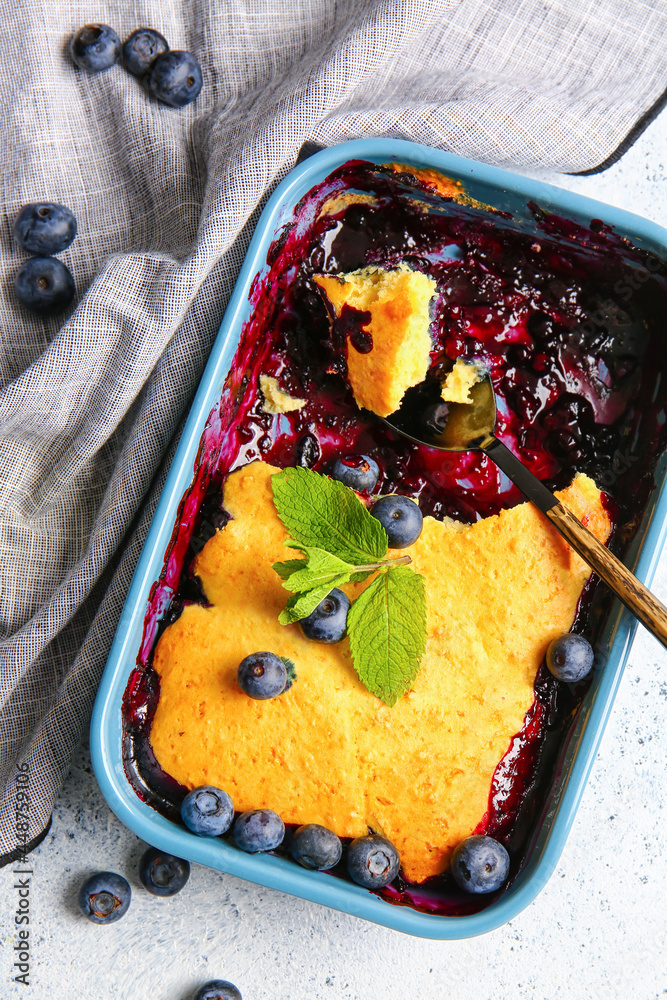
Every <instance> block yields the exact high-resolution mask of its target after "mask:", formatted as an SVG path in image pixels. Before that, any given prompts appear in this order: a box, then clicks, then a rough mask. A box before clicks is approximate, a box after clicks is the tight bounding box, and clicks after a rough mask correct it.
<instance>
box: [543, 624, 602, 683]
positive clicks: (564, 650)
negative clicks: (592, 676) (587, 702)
mask: <svg viewBox="0 0 667 1000" xmlns="http://www.w3.org/2000/svg"><path fill="white" fill-rule="evenodd" d="M594 659H595V653H594V652H593V647H592V646H591V644H590V642H589V641H588V639H584V637H583V635H575V634H574V632H568V633H567V634H566V635H561V636H560V638H559V639H554V640H553V641H552V642H550V643H549V648H548V649H547V666H548V668H549V670H550V671H551V673H552V674H553V675H554V677H557V678H558V680H559V681H567V682H568V684H574V683H575V682H576V681H580V680H581V679H582V678H583V677H585V676H586V674H588V673H589V672H590V670H591V668H592V666H593V660H594Z"/></svg>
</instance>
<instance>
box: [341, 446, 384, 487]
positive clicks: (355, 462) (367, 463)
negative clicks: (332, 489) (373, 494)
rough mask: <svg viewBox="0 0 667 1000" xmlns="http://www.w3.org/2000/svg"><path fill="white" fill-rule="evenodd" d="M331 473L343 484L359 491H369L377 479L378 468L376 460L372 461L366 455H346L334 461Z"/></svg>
mask: <svg viewBox="0 0 667 1000" xmlns="http://www.w3.org/2000/svg"><path fill="white" fill-rule="evenodd" d="M331 475H332V476H333V478H334V479H338V480H339V482H341V483H344V484H345V486H349V487H350V488H351V489H353V490H356V491H357V493H361V492H362V490H367V491H370V490H372V489H373V487H374V486H375V484H376V483H377V481H378V476H379V475H380V470H379V468H378V464H377V462H374V461H373V459H372V458H369V456H368V455H346V456H345V457H344V458H339V459H337V460H336V461H335V462H334V464H333V466H332V468H331Z"/></svg>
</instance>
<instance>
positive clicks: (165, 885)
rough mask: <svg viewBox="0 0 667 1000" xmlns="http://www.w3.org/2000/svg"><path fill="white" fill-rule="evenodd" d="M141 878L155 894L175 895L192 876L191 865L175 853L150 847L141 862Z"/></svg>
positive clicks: (144, 884)
mask: <svg viewBox="0 0 667 1000" xmlns="http://www.w3.org/2000/svg"><path fill="white" fill-rule="evenodd" d="M139 878H140V879H141V882H142V884H143V886H144V888H145V889H148V891H149V892H150V893H151V894H152V895H153V896H175V895H176V893H177V892H180V891H181V889H182V888H183V886H184V885H185V883H186V882H187V880H188V879H189V878H190V865H189V863H188V862H187V861H184V860H183V859H182V858H176V857H174V855H173V854H165V852H164V851H158V849H157V848H156V847H149V848H148V850H147V851H145V852H144V854H143V855H142V857H141V861H140V862H139Z"/></svg>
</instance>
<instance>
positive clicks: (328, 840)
mask: <svg viewBox="0 0 667 1000" xmlns="http://www.w3.org/2000/svg"><path fill="white" fill-rule="evenodd" d="M342 853H343V845H342V844H341V842H340V839H339V838H338V837H337V836H336V834H335V833H334V832H333V830H328V829H327V828H326V826H320V825H319V824H318V823H307V824H306V825H305V826H300V827H299V829H298V830H297V831H296V833H295V834H294V836H293V838H292V843H291V844H290V854H291V855H292V857H293V858H294V860H295V861H298V862H299V864H300V865H303V867H304V868H315V869H317V870H318V871H326V870H327V869H328V868H333V867H334V865H337V864H338V862H339V861H340V857H341V854H342Z"/></svg>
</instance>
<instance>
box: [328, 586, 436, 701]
mask: <svg viewBox="0 0 667 1000" xmlns="http://www.w3.org/2000/svg"><path fill="white" fill-rule="evenodd" d="M347 634H348V636H349V639H350V652H351V653H352V662H353V663H354V668H355V670H356V671H357V673H358V674H359V678H360V679H361V681H362V683H363V684H365V685H366V687H367V688H368V690H369V691H370V692H371V693H372V694H374V695H377V697H378V698H380V699H381V700H382V701H384V702H385V704H387V705H389V706H391V705H395V704H396V702H397V701H398V699H399V698H400V697H401V696H402V695H404V694H405V692H406V691H408V690H409V688H410V686H411V684H412V682H413V681H414V679H415V677H416V676H417V673H418V671H419V667H420V664H421V658H422V656H423V655H424V649H425V647H426V594H425V589H424V578H423V577H422V576H420V575H419V574H418V573H415V572H414V570H412V569H408V568H407V567H406V566H395V567H392V568H391V569H389V570H388V571H387V572H386V573H381V574H380V575H379V576H378V577H377V578H376V579H375V580H373V582H372V583H371V585H370V586H369V587H367V588H366V590H364V592H363V593H362V594H360V595H359V597H357V599H356V600H355V601H354V602H353V603H352V607H351V608H350V611H349V613H348V616H347Z"/></svg>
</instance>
